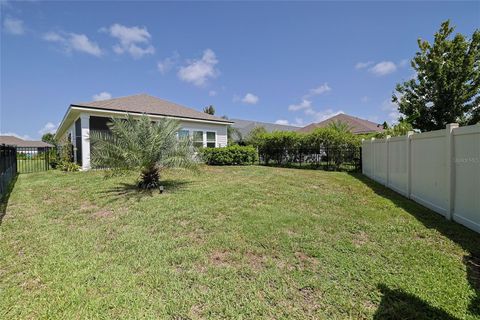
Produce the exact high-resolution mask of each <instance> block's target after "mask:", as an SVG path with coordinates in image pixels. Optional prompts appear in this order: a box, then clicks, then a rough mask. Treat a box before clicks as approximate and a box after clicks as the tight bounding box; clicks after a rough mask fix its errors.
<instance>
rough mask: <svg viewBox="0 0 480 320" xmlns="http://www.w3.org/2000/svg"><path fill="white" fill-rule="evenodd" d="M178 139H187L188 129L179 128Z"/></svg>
mask: <svg viewBox="0 0 480 320" xmlns="http://www.w3.org/2000/svg"><path fill="white" fill-rule="evenodd" d="M178 138H179V139H188V130H179V131H178Z"/></svg>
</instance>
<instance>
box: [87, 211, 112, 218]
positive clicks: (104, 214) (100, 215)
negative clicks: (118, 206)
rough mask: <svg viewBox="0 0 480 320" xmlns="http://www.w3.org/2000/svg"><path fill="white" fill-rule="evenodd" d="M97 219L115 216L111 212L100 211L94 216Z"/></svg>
mask: <svg viewBox="0 0 480 320" xmlns="http://www.w3.org/2000/svg"><path fill="white" fill-rule="evenodd" d="M92 216H93V217H94V218H96V219H106V218H111V217H113V216H114V214H113V212H112V211H110V210H99V211H96V212H94V213H93V214H92Z"/></svg>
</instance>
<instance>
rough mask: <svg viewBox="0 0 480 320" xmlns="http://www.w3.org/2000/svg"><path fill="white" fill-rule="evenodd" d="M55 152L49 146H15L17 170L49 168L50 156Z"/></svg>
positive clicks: (36, 170)
mask: <svg viewBox="0 0 480 320" xmlns="http://www.w3.org/2000/svg"><path fill="white" fill-rule="evenodd" d="M54 152H56V150H54V149H53V148H49V147H42V148H36V147H17V172H18V173H31V172H40V171H46V170H48V169H50V157H51V156H52V153H54Z"/></svg>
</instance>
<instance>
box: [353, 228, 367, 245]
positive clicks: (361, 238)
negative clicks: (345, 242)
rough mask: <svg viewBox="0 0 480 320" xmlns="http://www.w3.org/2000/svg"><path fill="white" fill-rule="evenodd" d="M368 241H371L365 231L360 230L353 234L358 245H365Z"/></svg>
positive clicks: (355, 243)
mask: <svg viewBox="0 0 480 320" xmlns="http://www.w3.org/2000/svg"><path fill="white" fill-rule="evenodd" d="M368 241H369V238H368V234H367V233H366V232H364V231H360V232H358V233H355V234H354V235H353V240H352V242H353V244H354V245H355V246H356V247H361V246H363V245H365V244H366V243H367V242H368Z"/></svg>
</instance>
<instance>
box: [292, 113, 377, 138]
mask: <svg viewBox="0 0 480 320" xmlns="http://www.w3.org/2000/svg"><path fill="white" fill-rule="evenodd" d="M334 121H340V122H344V123H346V124H348V126H349V127H350V131H351V132H352V133H355V134H361V133H371V132H382V131H383V127H382V125H381V124H378V123H375V122H372V121H368V120H365V119H360V118H357V117H354V116H350V115H348V114H344V113H340V114H337V115H336V116H333V117H331V118H328V119H327V120H324V121H322V122H319V123H312V124H309V125H308V126H306V127H303V128H301V129H299V130H298V131H299V132H311V131H313V130H315V129H316V128H322V127H327V126H328V125H329V124H330V123H332V122H334Z"/></svg>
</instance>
